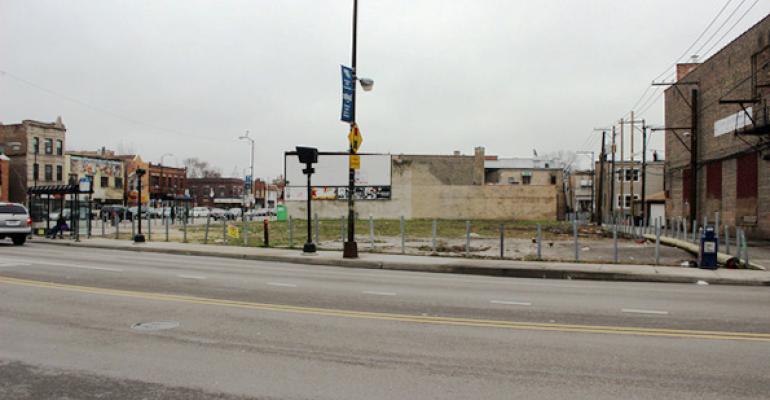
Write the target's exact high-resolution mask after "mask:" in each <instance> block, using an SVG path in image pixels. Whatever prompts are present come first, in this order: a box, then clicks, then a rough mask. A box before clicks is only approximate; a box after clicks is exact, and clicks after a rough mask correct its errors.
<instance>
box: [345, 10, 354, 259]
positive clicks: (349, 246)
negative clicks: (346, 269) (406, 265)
mask: <svg viewBox="0 0 770 400" xmlns="http://www.w3.org/2000/svg"><path fill="white" fill-rule="evenodd" d="M357 32H358V0H353V53H352V55H351V58H352V60H351V68H352V69H353V79H354V81H353V94H352V102H353V107H352V116H353V118H352V120H353V122H351V123H350V128H351V130H352V129H353V128H354V127H355V124H356V122H355V121H356V84H355V79H357V76H356V39H357V38H356V36H357ZM354 154H355V149H354V148H353V144H352V143H351V144H350V148H349V158H350V157H352V156H353V155H354ZM348 165H349V168H348V240H347V242H345V245H344V248H343V252H342V257H343V258H358V244H357V243H356V208H355V200H353V196H354V195H355V189H356V187H355V185H356V170H355V169H353V168H352V165H350V160H348Z"/></svg>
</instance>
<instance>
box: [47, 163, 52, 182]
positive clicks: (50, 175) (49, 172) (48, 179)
mask: <svg viewBox="0 0 770 400" xmlns="http://www.w3.org/2000/svg"><path fill="white" fill-rule="evenodd" d="M45 180H46V181H49V182H50V181H52V180H53V165H51V164H46V165H45Z"/></svg>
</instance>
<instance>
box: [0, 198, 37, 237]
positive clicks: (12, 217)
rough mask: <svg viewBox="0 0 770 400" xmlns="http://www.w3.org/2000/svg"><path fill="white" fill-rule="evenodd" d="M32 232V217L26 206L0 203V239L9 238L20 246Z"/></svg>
mask: <svg viewBox="0 0 770 400" xmlns="http://www.w3.org/2000/svg"><path fill="white" fill-rule="evenodd" d="M31 233H32V218H30V217H29V211H27V209H26V207H24V206H23V205H21V204H18V203H0V240H2V239H5V238H7V237H9V238H11V240H12V241H13V244H14V245H16V246H21V245H23V244H24V242H26V241H27V236H29V235H30V234H31Z"/></svg>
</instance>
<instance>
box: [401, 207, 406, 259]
mask: <svg viewBox="0 0 770 400" xmlns="http://www.w3.org/2000/svg"><path fill="white" fill-rule="evenodd" d="M400 222H401V224H400V225H399V226H400V229H401V254H404V253H406V239H405V238H404V235H405V232H404V231H405V230H406V228H405V227H404V216H403V215H402V216H401V219H400Z"/></svg>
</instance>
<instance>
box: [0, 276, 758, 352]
mask: <svg viewBox="0 0 770 400" xmlns="http://www.w3.org/2000/svg"><path fill="white" fill-rule="evenodd" d="M0 284H7V285H15V286H26V287H36V288H45V289H56V290H64V291H69V292H79V293H88V294H99V295H106V296H118V297H129V298H135V299H144V300H156V301H168V302H178V303H188V304H201V305H211V306H222V307H232V308H244V309H250V310H261V311H274V312H285V313H286V312H287V313H295V314H307V315H322V316H330V317H343V318H359V319H371V320H384V321H400V322H413V323H421V324H434V325H449V326H466V327H488V328H503V329H516V330H537V331H556V332H575V333H604V334H615V335H635V336H661V337H678V338H691V339H712V340H748V341H760V342H770V333H759V332H756V333H752V332H725V331H702V330H684V329H660V328H640V327H622V326H601V325H571V324H551V323H537V322H515V321H497V320H483V319H472V318H453V317H434V316H422V315H409V314H392V313H379V312H366V311H352V310H338V309H331V308H316V307H300V306H290V305H282V304H269V303H254V302H247V301H238V300H225V299H211V298H205V297H196V296H185V295H175V294H164V293H152V292H139V291H131V290H120V289H107V288H99V287H91V286H79V285H69V284H63V283H55V282H45V281H36V280H29V279H19V278H10V277H4V276H0Z"/></svg>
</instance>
